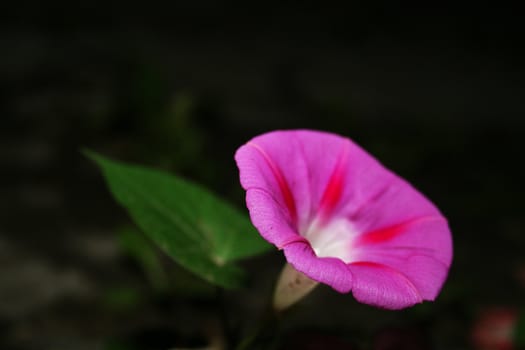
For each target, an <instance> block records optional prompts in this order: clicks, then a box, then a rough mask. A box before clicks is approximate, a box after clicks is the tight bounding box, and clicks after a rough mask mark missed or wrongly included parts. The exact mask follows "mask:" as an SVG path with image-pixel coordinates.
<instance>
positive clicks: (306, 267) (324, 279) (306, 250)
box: [284, 241, 352, 293]
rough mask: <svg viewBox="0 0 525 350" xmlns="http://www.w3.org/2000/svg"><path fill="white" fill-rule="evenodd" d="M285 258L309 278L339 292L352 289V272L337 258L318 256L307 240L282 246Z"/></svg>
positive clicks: (346, 291)
mask: <svg viewBox="0 0 525 350" xmlns="http://www.w3.org/2000/svg"><path fill="white" fill-rule="evenodd" d="M284 255H285V256H286V260H288V262H289V263H290V264H291V265H293V267H294V268H295V269H296V270H297V271H300V272H302V273H304V274H305V275H306V276H308V277H310V278H311V279H313V280H315V281H318V282H321V283H325V284H328V285H329V286H331V287H332V288H333V289H335V290H336V291H338V292H340V293H348V292H349V291H350V290H351V289H352V273H351V272H350V270H349V268H348V266H347V265H346V264H345V263H344V262H343V261H342V260H340V259H337V258H318V257H317V256H315V253H314V251H313V250H312V248H311V247H310V244H308V242H306V241H303V242H299V241H298V242H294V243H291V244H288V245H286V246H285V247H284Z"/></svg>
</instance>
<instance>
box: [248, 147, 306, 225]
mask: <svg viewBox="0 0 525 350" xmlns="http://www.w3.org/2000/svg"><path fill="white" fill-rule="evenodd" d="M247 145H249V146H252V147H253V148H255V149H256V150H257V151H258V152H259V153H260V154H261V156H262V157H263V158H264V160H265V161H266V164H268V166H269V167H270V170H271V171H272V174H273V176H274V177H275V180H276V181H277V184H278V185H279V189H280V190H281V194H282V195H283V198H284V203H285V204H286V207H287V209H288V211H289V212H290V217H291V220H292V224H294V225H295V224H296V222H297V210H296V209H295V201H294V198H293V195H292V192H291V191H290V187H289V186H288V183H287V182H286V179H285V178H284V176H283V174H282V172H281V170H280V169H279V167H278V166H277V164H275V163H274V161H273V160H272V158H270V156H269V155H268V154H267V153H266V152H265V151H264V149H262V148H261V146H259V145H258V144H256V143H254V142H248V143H247Z"/></svg>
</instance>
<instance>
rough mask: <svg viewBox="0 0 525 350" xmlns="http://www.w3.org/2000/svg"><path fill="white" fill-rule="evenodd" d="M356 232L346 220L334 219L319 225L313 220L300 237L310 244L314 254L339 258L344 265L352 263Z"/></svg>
mask: <svg viewBox="0 0 525 350" xmlns="http://www.w3.org/2000/svg"><path fill="white" fill-rule="evenodd" d="M357 234H358V232H357V230H356V229H355V227H354V226H353V225H352V223H351V222H350V221H348V219H344V218H340V219H334V220H331V221H330V222H328V223H326V224H324V225H320V224H319V223H318V221H317V220H314V221H313V222H312V223H311V224H310V226H309V227H308V229H307V230H306V232H305V233H304V234H303V235H302V236H303V237H304V238H306V239H307V240H308V242H310V245H311V246H312V249H313V250H314V252H315V254H316V255H317V256H318V257H320V258H322V257H332V258H339V259H341V260H343V261H344V262H345V263H349V262H351V261H352V257H353V256H352V242H353V240H354V238H355V237H356V236H357Z"/></svg>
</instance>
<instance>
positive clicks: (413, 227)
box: [235, 130, 452, 309]
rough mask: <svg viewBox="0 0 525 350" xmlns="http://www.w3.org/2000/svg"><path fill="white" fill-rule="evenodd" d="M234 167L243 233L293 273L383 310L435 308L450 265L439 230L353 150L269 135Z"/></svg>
mask: <svg viewBox="0 0 525 350" xmlns="http://www.w3.org/2000/svg"><path fill="white" fill-rule="evenodd" d="M235 160H236V162H237V166H238V167H239V170H240V181H241V185H242V187H243V188H244V189H245V190H246V204H247V207H248V210H249V212H250V218H251V221H252V223H253V225H254V226H255V227H256V228H257V229H258V231H259V233H260V234H261V236H262V237H263V238H264V239H266V240H267V241H268V242H270V243H272V244H274V245H275V246H276V247H277V248H278V249H280V250H282V251H283V252H284V255H285V257H286V260H287V261H288V263H289V264H290V265H291V266H293V268H294V269H295V270H296V272H298V273H300V274H302V275H304V276H306V277H307V278H309V279H311V280H313V281H316V282H320V283H324V284H327V285H329V286H331V287H332V288H333V289H335V290H336V291H338V292H340V293H349V292H351V293H352V294H353V296H354V297H355V299H357V300H358V301H359V302H362V303H365V304H370V305H374V306H377V307H381V308H386V309H402V308H405V307H408V306H412V305H414V304H416V303H421V302H423V301H424V300H434V299H435V298H436V296H437V295H438V293H439V291H440V289H441V287H442V286H443V283H444V281H445V279H446V277H447V274H448V270H449V267H450V264H451V260H452V241H451V235H450V230H449V227H448V224H447V220H446V219H445V217H444V216H443V215H442V214H441V213H440V211H439V210H438V209H437V208H436V206H435V205H434V204H432V202H430V201H429V200H428V199H427V198H426V197H425V196H423V195H422V194H421V193H420V192H418V191H417V190H416V189H415V188H414V187H412V186H411V185H410V184H409V183H408V182H407V181H405V180H403V179H402V178H400V177H399V176H397V175H396V174H394V173H393V172H391V171H390V170H388V169H386V168H385V167H384V166H383V165H381V164H380V163H379V162H378V161H377V160H376V159H375V158H374V157H372V156H371V155H370V154H368V153H367V152H366V151H364V150H363V149H362V148H361V147H359V146H358V145H357V144H355V143H354V142H353V141H351V140H350V139H348V138H345V137H342V136H339V135H336V134H332V133H327V132H320V131H310V130H288V131H274V132H269V133H266V134H263V135H260V136H257V137H255V138H253V139H252V140H250V141H249V142H247V143H246V144H245V145H243V146H241V147H240V148H239V149H238V150H237V152H236V154H235ZM295 278H296V277H295ZM296 280H297V283H299V282H300V280H299V279H298V278H296Z"/></svg>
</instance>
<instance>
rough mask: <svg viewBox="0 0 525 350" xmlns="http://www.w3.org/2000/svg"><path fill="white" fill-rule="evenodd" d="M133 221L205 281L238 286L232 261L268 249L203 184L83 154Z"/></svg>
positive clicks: (239, 277)
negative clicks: (103, 177)
mask: <svg viewBox="0 0 525 350" xmlns="http://www.w3.org/2000/svg"><path fill="white" fill-rule="evenodd" d="M85 153H86V155H87V156H88V157H89V158H91V159H92V160H94V161H95V162H96V163H97V164H98V165H99V167H100V168H101V169H102V172H103V174H104V176H105V178H106V181H107V183H108V186H109V189H110V190H111V192H112V193H113V196H114V197H115V198H116V200H117V202H119V203H120V204H121V205H122V206H124V207H125V208H126V209H127V210H128V212H129V214H130V215H131V217H132V218H133V220H134V221H135V223H136V224H137V225H138V226H139V227H140V228H141V229H142V231H144V233H145V234H146V235H147V236H149V237H150V238H151V239H152V240H153V241H154V242H155V243H156V244H158V245H159V246H160V248H161V249H162V250H164V251H165V252H166V253H167V254H168V255H169V256H170V257H172V258H173V259H174V260H175V261H176V262H178V263H179V264H181V265H182V266H184V267H185V268H187V269H188V270H190V271H192V272H194V273H195V274H197V275H199V276H200V277H202V278H204V279H205V280H207V281H209V282H211V283H214V284H217V285H220V286H223V287H227V288H231V287H237V286H239V285H240V284H241V282H242V279H243V273H242V271H241V269H240V268H239V267H238V266H236V265H235V264H233V262H235V261H236V260H239V259H241V258H246V257H250V256H253V255H256V254H260V253H263V252H265V251H267V250H269V249H270V248H271V246H270V245H269V244H268V243H267V242H266V241H264V240H263V239H262V238H261V237H260V236H259V234H258V233H257V232H256V230H255V228H254V227H253V226H252V225H251V223H250V221H249V220H248V217H247V215H242V214H240V213H239V212H238V211H237V210H236V209H235V208H233V207H232V206H231V205H229V204H228V203H227V202H225V201H223V200H222V199H220V198H218V197H216V196H215V195H213V194H212V193H210V192H209V191H207V190H205V189H204V188H202V187H200V186H198V185H196V184H194V183H192V182H189V181H187V180H184V179H181V178H179V177H175V176H172V175H169V174H167V173H164V172H162V171H157V170H153V169H149V168H146V167H142V166H135V165H129V164H125V163H121V162H117V161H113V160H110V159H108V158H105V157H102V156H100V155H98V154H95V153H93V152H89V151H87V152H85Z"/></svg>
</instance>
